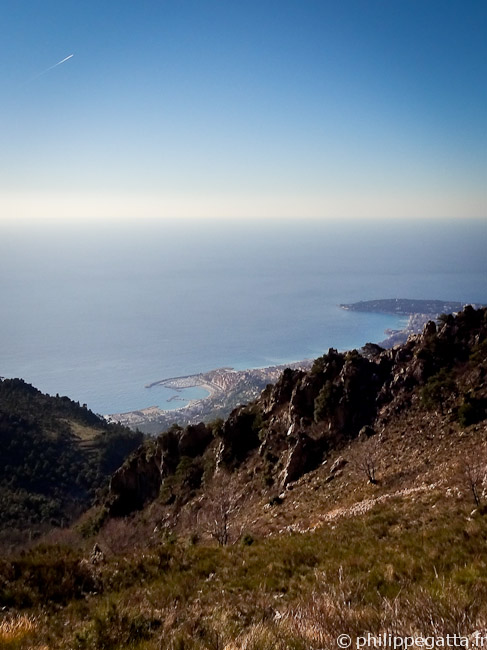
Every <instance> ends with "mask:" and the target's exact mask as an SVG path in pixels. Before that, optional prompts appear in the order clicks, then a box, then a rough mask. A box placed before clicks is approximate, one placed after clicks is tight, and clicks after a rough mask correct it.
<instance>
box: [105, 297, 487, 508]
mask: <svg viewBox="0 0 487 650" xmlns="http://www.w3.org/2000/svg"><path fill="white" fill-rule="evenodd" d="M486 341H487V309H485V308H484V309H480V310H474V309H472V308H468V307H467V308H465V310H464V311H463V312H461V313H459V314H458V315H457V316H456V317H454V316H445V317H443V318H441V319H440V322H439V324H438V325H436V324H435V323H434V322H432V321H430V322H428V323H426V325H425V327H424V329H423V331H422V333H421V334H418V335H413V336H410V337H409V339H408V341H407V342H406V343H405V344H404V345H401V346H398V347H396V348H393V349H388V350H381V349H380V348H378V347H377V346H368V347H367V346H365V347H366V354H364V355H361V354H360V353H358V352H357V351H351V352H346V353H339V352H337V351H336V350H333V349H330V350H329V351H328V352H327V353H326V354H325V355H323V356H322V357H320V358H319V359H317V360H316V361H315V362H314V363H313V366H312V369H311V370H310V371H309V372H304V371H302V370H290V369H288V370H285V371H284V373H283V374H282V376H281V378H280V379H279V381H278V382H277V383H276V385H275V386H269V387H268V388H267V389H266V390H265V391H264V392H263V394H262V396H261V397H260V398H259V399H258V400H256V401H255V402H253V403H251V404H250V405H247V406H241V407H238V408H236V409H235V410H234V411H232V413H231V414H230V416H229V417H228V418H227V420H226V421H225V422H224V423H223V426H222V427H221V428H220V430H219V431H218V433H217V436H218V437H219V444H215V445H213V446H210V445H211V443H212V441H213V440H214V434H213V431H212V430H211V429H210V428H209V427H207V426H205V425H204V424H198V425H195V426H188V427H186V428H185V429H180V428H178V427H173V428H172V429H170V430H169V431H168V432H167V433H165V434H162V435H161V436H160V437H159V438H158V439H157V440H156V442H154V443H152V446H149V447H144V448H143V449H142V450H141V451H139V452H138V453H137V454H135V455H134V456H133V457H132V458H131V459H129V460H128V461H127V462H126V463H125V465H124V466H123V467H122V468H121V469H120V470H119V471H118V472H117V473H116V474H115V475H114V476H113V478H112V482H111V486H110V492H111V497H110V498H111V512H112V513H113V514H125V513H127V512H130V511H131V510H133V509H135V508H140V507H142V506H143V505H144V503H146V502H147V501H148V500H150V499H153V498H155V497H156V496H157V494H158V492H159V490H160V487H161V485H162V483H163V481H164V479H165V477H166V476H170V475H171V474H175V473H176V472H177V471H178V467H181V463H182V460H183V459H186V461H185V462H186V465H187V466H188V467H190V465H191V463H190V462H189V461H190V460H191V459H195V461H198V458H199V457H200V456H201V455H202V454H205V453H213V454H215V456H214V458H213V462H214V464H216V466H217V467H219V466H222V467H225V468H226V469H227V470H237V469H238V468H239V466H240V465H241V464H242V463H245V462H246V461H247V460H248V459H249V458H250V460H251V462H253V463H256V464H259V463H260V464H262V470H261V471H262V472H263V475H265V476H266V481H268V482H267V483H266V484H272V483H278V484H280V485H287V484H289V483H290V482H293V481H296V480H297V479H298V478H300V477H301V476H302V475H303V474H304V473H306V472H308V471H310V470H312V469H314V468H315V467H317V465H318V464H320V463H321V462H322V461H323V458H324V455H325V453H327V452H328V450H329V449H331V448H337V447H339V446H340V445H343V444H344V443H345V444H346V443H348V442H349V441H350V440H351V439H353V438H356V437H357V436H360V437H362V438H364V439H365V438H368V437H370V436H374V435H375V433H376V431H380V430H381V426H382V425H381V422H382V423H383V422H384V421H385V419H387V418H389V417H393V416H394V415H395V414H397V413H398V412H399V411H401V410H403V409H406V408H408V406H409V405H410V403H411V400H412V398H413V395H414V391H415V390H416V389H417V388H418V387H422V386H425V384H426V383H427V382H428V381H429V380H430V378H432V377H435V376H436V375H437V374H438V373H439V372H440V371H443V372H447V371H449V370H450V369H451V368H452V367H453V366H454V365H455V364H458V363H463V362H465V361H466V360H468V358H469V356H470V355H472V353H473V352H474V353H475V354H480V353H482V354H484V356H485V348H486V346H487V343H486ZM475 346H476V347H475ZM482 346H483V347H482ZM475 351H477V352H475ZM482 351H483V352H482ZM478 399H480V398H478ZM478 399H477V397H476V396H473V397H472V398H471V400H470V402H469V404H470V406H469V404H467V405H464V411H466V410H468V408H470V410H472V408H473V407H472V406H471V405H472V404H474V406H475V405H476V404H477V402H478ZM482 399H483V397H482ZM475 400H477V401H475ZM482 404H483V402H482ZM482 408H483V406H482ZM477 410H478V409H477ZM484 410H485V409H484ZM482 413H484V411H482ZM467 415H468V414H467ZM476 417H477V416H476ZM381 418H382V420H381ZM257 449H258V453H255V457H254V456H252V454H254V452H257ZM208 450H209V451H208ZM252 458H254V460H252ZM198 462H199V461H198ZM192 467H193V470H194V472H195V473H197V474H198V472H201V471H202V470H201V467H202V465H201V463H200V465H198V466H196V465H194V463H193V465H192ZM337 471H340V469H335V471H332V472H331V473H330V476H332V477H333V476H334V474H335V473H336V472H337ZM198 476H199V474H198ZM330 480H331V479H330Z"/></svg>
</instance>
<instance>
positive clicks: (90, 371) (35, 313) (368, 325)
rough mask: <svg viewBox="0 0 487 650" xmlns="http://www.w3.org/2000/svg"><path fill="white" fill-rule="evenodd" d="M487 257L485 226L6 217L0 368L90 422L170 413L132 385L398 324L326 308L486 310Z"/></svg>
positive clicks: (341, 345) (340, 344)
mask: <svg viewBox="0 0 487 650" xmlns="http://www.w3.org/2000/svg"><path fill="white" fill-rule="evenodd" d="M486 251H487V224H486V223H485V221H482V220H476V221H473V220H468V221H466V220H464V221H459V220H456V221H453V220H452V221H438V220H435V221H424V222H418V221H408V222H406V221H395V222H387V221H384V220H382V221H379V220H378V221H372V222H371V221H367V222H364V221H355V222H353V221H342V222H339V221H327V222H317V221H303V220H295V221H284V222H279V221H277V220H269V221H256V220H253V221H247V222H243V221H242V222H232V223H227V222H223V221H221V220H214V221H201V220H194V221H190V220H183V221H176V220H172V221H171V220H168V221H144V220H141V221H135V220H134V221H126V222H117V223H115V222H113V221H112V222H110V221H106V222H94V221H88V222H85V223H82V222H74V223H69V224H67V223H61V222H59V221H54V220H53V221H44V222H35V221H32V222H29V223H26V222H25V221H24V222H19V223H15V222H14V221H4V222H3V223H2V224H1V226H0V296H1V305H2V307H1V314H2V317H1V319H0V375H2V376H4V377H22V378H24V379H25V380H26V381H27V382H29V383H32V384H34V385H35V386H37V387H38V388H39V389H41V390H42V391H46V392H48V393H51V394H56V393H59V394H60V395H68V396H69V397H71V398H72V399H75V400H79V401H80V402H81V403H87V405H88V407H89V408H91V409H92V410H94V411H95V412H98V413H104V414H107V413H114V412H123V411H129V410H136V409H140V408H144V407H147V406H151V405H158V406H160V407H161V408H171V404H172V406H173V407H174V406H181V402H176V403H174V402H172V403H168V402H166V400H167V399H168V397H170V396H171V395H172V394H173V393H171V392H169V391H168V390H167V389H163V388H161V387H154V388H151V389H146V388H145V385H146V384H148V383H150V382H153V381H156V380H159V379H163V378H166V377H172V376H179V375H186V374H194V373H197V372H204V371H208V370H211V369H214V368H217V367H221V366H232V367H235V368H238V369H244V368H250V367H262V366H268V365H274V364H282V363H288V362H291V361H297V360H301V359H305V358H314V357H316V356H319V355H321V354H323V353H324V352H325V351H326V350H327V349H328V348H329V347H335V348H338V349H349V348H354V347H360V346H362V345H363V344H364V343H366V342H367V341H380V340H382V339H384V338H385V335H384V330H385V329H386V328H397V327H400V326H401V325H402V324H403V323H404V319H403V318H402V319H399V318H396V317H394V316H386V315H379V314H363V313H354V312H347V311H344V310H341V309H340V308H339V307H338V304H339V303H349V302H354V301H358V300H369V299H375V298H435V299H436V298H438V299H443V300H460V301H465V302H484V303H487V265H486V259H487V256H486ZM185 394H186V395H187V396H188V397H197V396H201V395H202V394H204V393H202V392H201V389H196V390H194V391H188V392H186V393H185Z"/></svg>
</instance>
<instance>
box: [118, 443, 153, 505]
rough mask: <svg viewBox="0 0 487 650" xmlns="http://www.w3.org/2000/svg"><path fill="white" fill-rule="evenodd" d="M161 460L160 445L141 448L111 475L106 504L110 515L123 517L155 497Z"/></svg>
mask: <svg viewBox="0 0 487 650" xmlns="http://www.w3.org/2000/svg"><path fill="white" fill-rule="evenodd" d="M161 460H162V453H161V449H160V447H159V445H154V447H153V449H151V450H150V451H149V452H148V451H147V450H146V449H145V448H142V449H141V450H139V451H137V452H136V453H135V454H134V455H133V456H132V457H130V458H129V459H128V460H127V461H126V462H125V463H124V464H123V465H122V467H120V469H118V470H117V471H116V472H115V474H113V476H112V478H111V481H110V496H109V499H108V504H107V505H108V510H109V513H110V515H112V516H113V517H123V516H125V515H127V514H129V513H131V512H133V511H134V510H140V509H141V508H142V507H143V506H144V505H145V504H146V503H147V502H148V501H151V500H152V499H155V498H156V496H157V495H158V494H159V490H160V487H161V482H162V476H161Z"/></svg>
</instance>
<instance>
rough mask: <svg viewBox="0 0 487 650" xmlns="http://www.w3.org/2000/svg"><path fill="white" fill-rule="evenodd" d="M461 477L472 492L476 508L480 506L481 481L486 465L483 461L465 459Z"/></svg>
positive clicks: (482, 481) (483, 478)
mask: <svg viewBox="0 0 487 650" xmlns="http://www.w3.org/2000/svg"><path fill="white" fill-rule="evenodd" d="M462 470H463V472H462V473H463V477H464V481H465V483H466V486H467V488H468V489H469V491H470V492H471V493H472V496H473V500H474V501H475V505H476V506H477V508H480V507H481V506H482V497H483V494H482V492H483V490H482V488H483V483H484V481H485V476H486V466H485V463H484V462H483V461H478V462H471V461H469V460H465V461H464V463H463V467H462Z"/></svg>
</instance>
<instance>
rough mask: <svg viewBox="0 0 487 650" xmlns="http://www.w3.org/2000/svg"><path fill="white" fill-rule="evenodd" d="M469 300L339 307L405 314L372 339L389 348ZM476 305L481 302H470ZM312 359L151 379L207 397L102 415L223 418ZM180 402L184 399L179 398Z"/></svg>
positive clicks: (160, 422) (130, 422)
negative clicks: (400, 323) (401, 323)
mask: <svg viewBox="0 0 487 650" xmlns="http://www.w3.org/2000/svg"><path fill="white" fill-rule="evenodd" d="M466 304H468V303H463V302H452V301H444V300H409V299H406V298H388V299H382V300H365V301H360V302H354V303H349V304H342V305H339V306H340V307H341V308H342V309H345V310H347V311H360V312H372V313H382V314H395V315H400V316H405V317H406V316H407V317H408V320H407V323H406V325H405V327H404V328H403V329H400V330H386V331H385V332H384V333H385V334H386V336H387V338H386V339H385V340H383V341H380V342H378V343H377V345H378V346H380V347H382V348H392V347H394V346H395V345H400V344H403V343H405V342H406V341H407V339H408V337H409V336H410V335H412V334H419V333H420V332H421V331H422V329H423V327H424V325H425V324H426V323H427V322H428V321H430V320H433V321H435V320H437V318H438V317H439V315H440V314H451V313H455V312H459V311H461V310H462V309H463V308H464V306H465V305H466ZM472 306H473V307H474V308H475V309H478V308H480V307H483V306H485V305H480V304H479V305H472ZM312 363H313V361H312V360H309V359H306V360H304V361H298V362H295V363H290V364H289V363H288V364H282V365H276V366H269V367H267V368H254V369H250V370H235V369H234V368H229V367H225V368H217V369H215V370H210V371H209V372H202V373H196V374H194V375H183V376H180V377H168V378H164V379H160V380H158V381H154V382H151V383H150V384H147V385H146V388H154V387H156V386H163V387H165V388H170V389H172V390H174V391H175V394H174V396H173V397H171V398H169V399H170V400H171V401H173V400H184V398H183V397H180V396H179V393H180V392H181V391H183V390H184V389H186V388H194V387H196V386H198V387H201V388H204V389H205V390H206V391H207V392H208V395H207V396H206V397H204V398H202V399H198V400H191V401H190V402H189V404H186V405H185V406H182V407H181V408H177V409H171V410H164V409H161V408H159V407H158V406H149V407H148V408H144V409H140V410H138V411H129V412H127V413H113V414H111V415H108V416H106V419H107V420H108V421H109V422H120V423H121V424H123V425H125V426H128V427H130V428H131V429H134V430H135V429H139V430H140V431H142V432H144V433H149V434H155V433H159V432H161V431H164V430H165V429H167V428H169V427H170V426H171V425H172V424H178V425H181V426H185V425H187V424H196V423H198V422H201V421H206V422H208V421H210V420H213V419H216V418H225V417H227V416H228V415H229V414H230V412H231V411H232V410H233V409H234V408H235V407H236V406H238V405H239V404H246V403H248V402H251V401H252V400H254V399H256V398H257V397H259V395H260V393H261V392H262V391H263V390H264V388H265V387H266V386H267V385H268V384H274V383H276V382H277V380H278V379H279V377H280V375H281V373H282V372H283V371H284V370H285V369H286V368H293V369H302V370H309V369H310V368H311V365H312ZM184 401H185V400H184Z"/></svg>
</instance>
